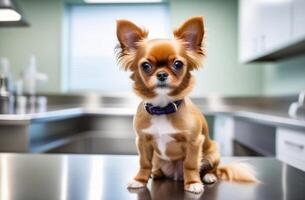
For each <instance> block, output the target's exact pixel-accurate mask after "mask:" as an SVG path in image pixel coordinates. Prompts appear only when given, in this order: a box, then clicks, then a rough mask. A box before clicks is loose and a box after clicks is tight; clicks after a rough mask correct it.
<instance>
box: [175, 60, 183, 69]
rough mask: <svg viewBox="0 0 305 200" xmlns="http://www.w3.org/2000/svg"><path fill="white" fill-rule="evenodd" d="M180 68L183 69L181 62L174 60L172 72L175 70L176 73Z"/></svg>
mask: <svg viewBox="0 0 305 200" xmlns="http://www.w3.org/2000/svg"><path fill="white" fill-rule="evenodd" d="M182 67H183V62H181V61H180V60H176V61H175V62H174V64H173V68H174V70H176V71H179V70H181V69H182Z"/></svg>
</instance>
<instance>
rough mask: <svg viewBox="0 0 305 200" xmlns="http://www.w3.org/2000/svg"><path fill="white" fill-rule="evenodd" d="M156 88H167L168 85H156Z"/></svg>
mask: <svg viewBox="0 0 305 200" xmlns="http://www.w3.org/2000/svg"><path fill="white" fill-rule="evenodd" d="M157 88H169V85H168V84H166V83H158V84H157Z"/></svg>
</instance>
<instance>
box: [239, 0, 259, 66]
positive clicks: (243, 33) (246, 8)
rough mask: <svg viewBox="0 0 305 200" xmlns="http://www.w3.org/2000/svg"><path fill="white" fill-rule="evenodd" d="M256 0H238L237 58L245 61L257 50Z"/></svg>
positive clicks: (257, 22) (257, 23) (257, 21)
mask: <svg viewBox="0 0 305 200" xmlns="http://www.w3.org/2000/svg"><path fill="white" fill-rule="evenodd" d="M257 2H258V0H239V59H240V61H242V62H243V61H246V60H248V59H250V58H252V57H254V56H255V55H256V54H257V52H258V45H257V38H258V36H257V35H258V34H259V31H260V28H259V25H260V24H259V20H257V17H258V15H257V12H258V3H257Z"/></svg>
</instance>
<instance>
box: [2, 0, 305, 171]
mask: <svg viewBox="0 0 305 200" xmlns="http://www.w3.org/2000/svg"><path fill="white" fill-rule="evenodd" d="M197 15H200V16H204V19H205V28H206V37H205V46H206V49H207V57H206V59H205V61H204V66H203V68H202V69H200V70H199V71H196V72H194V75H195V76H196V85H195V88H194V90H193V92H192V94H191V97H192V98H193V100H194V102H195V103H196V104H197V105H198V106H199V107H200V109H201V110H202V112H203V113H204V114H205V115H206V116H207V118H208V122H209V126H210V134H211V135H212V137H213V138H214V139H215V140H217V141H218V142H219V147H220V148H221V152H222V154H223V155H230V156H232V155H235V156H239V155H247V156H249V155H256V156H257V155H260V156H273V157H277V158H278V159H280V160H283V161H285V162H288V163H292V164H293V165H295V166H297V167H298V168H301V169H305V164H304V163H305V160H304V156H302V155H304V153H305V152H304V145H305V135H304V133H305V120H304V119H305V117H304V116H305V112H304V110H305V92H304V90H305V26H304V24H305V0H16V1H13V0H0V70H1V71H0V74H1V76H0V78H1V82H0V97H1V98H0V99H1V113H2V114H0V150H1V151H2V152H29V153H48V152H52V153H54V152H56V153H101V154H105V153H106V154H135V153H136V151H135V147H134V146H135V145H134V133H133V130H132V116H133V114H134V112H135V108H136V105H137V103H138V102H139V99H137V97H135V96H134V94H133V92H132V83H131V81H130V80H129V74H128V73H126V72H124V71H123V70H121V69H120V67H119V66H118V64H117V63H116V59H115V51H114V48H115V46H116V44H117V40H116V35H115V26H116V23H115V20H116V19H122V18H124V19H129V20H132V21H134V22H135V23H137V24H138V25H139V26H143V27H145V28H147V29H148V30H149V38H171V37H172V30H173V29H174V28H175V27H177V26H178V25H179V24H180V23H182V22H183V21H184V20H186V19H187V18H188V17H191V16H197ZM287 152H288V153H287ZM291 155H293V156H291ZM295 155H300V156H295Z"/></svg>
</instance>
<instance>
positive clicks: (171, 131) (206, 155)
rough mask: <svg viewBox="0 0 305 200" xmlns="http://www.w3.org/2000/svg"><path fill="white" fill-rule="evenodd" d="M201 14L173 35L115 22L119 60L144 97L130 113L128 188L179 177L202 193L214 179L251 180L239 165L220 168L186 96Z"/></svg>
mask: <svg viewBox="0 0 305 200" xmlns="http://www.w3.org/2000/svg"><path fill="white" fill-rule="evenodd" d="M204 32H205V31H204V25H203V18H202V17H193V18H190V19H188V20H187V21H185V22H184V23H183V24H182V25H181V26H180V27H179V28H178V29H176V30H175V31H174V39H173V40H167V39H154V40H148V39H147V35H148V32H147V31H145V30H143V29H142V28H140V27H138V26H136V25H135V24H133V23H132V22H130V21H127V20H118V21H117V37H118V40H119V46H118V49H119V52H118V60H119V62H120V63H121V64H122V66H123V67H124V69H125V70H130V71H131V72H132V75H131V79H132V80H133V81H134V91H135V92H136V94H137V95H138V96H140V97H141V98H142V99H143V102H142V103H141V104H140V105H139V107H138V110H137V113H136V115H135V117H134V128H135V130H136V132H137V140H136V143H137V147H138V153H139V156H140V169H139V171H138V174H137V175H136V176H135V177H134V179H133V180H132V181H131V182H130V183H129V184H128V187H129V188H140V187H144V186H146V183H147V181H148V179H149V177H150V176H152V177H153V178H161V177H171V178H173V179H175V180H184V189H185V190H186V191H189V192H193V193H201V192H202V191H203V184H202V181H203V182H204V183H214V182H215V181H216V180H217V177H218V178H221V179H226V180H234V181H246V182H253V181H256V179H255V177H254V176H253V174H252V171H251V169H250V168H248V167H247V166H246V165H244V164H236V163H235V164H231V165H227V166H223V167H219V166H218V164H219V160H220V155H219V152H218V150H217V146H216V144H215V142H214V141H212V140H211V139H210V138H209V134H208V126H207V122H206V120H205V118H204V116H203V115H202V113H201V111H200V110H199V109H198V108H196V106H195V105H194V104H193V103H192V102H191V100H190V99H189V98H188V97H187V95H188V94H189V93H190V91H191V89H192V88H193V85H194V80H193V76H192V74H191V71H192V70H195V69H198V68H199V67H200V66H201V60H202V58H203V57H204V55H205V54H204V50H203V48H202V40H203V37H204Z"/></svg>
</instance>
